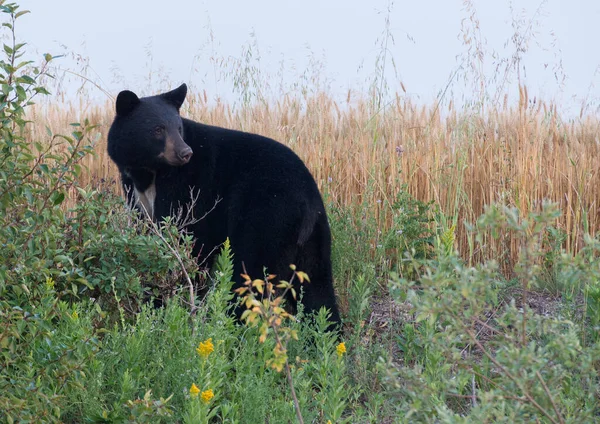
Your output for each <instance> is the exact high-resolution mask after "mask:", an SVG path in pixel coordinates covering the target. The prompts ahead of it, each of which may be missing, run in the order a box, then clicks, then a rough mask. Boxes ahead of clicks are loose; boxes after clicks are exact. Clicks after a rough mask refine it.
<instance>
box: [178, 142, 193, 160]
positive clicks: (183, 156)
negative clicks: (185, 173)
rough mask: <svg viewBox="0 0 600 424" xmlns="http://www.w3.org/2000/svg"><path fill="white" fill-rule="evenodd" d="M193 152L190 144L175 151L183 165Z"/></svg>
mask: <svg viewBox="0 0 600 424" xmlns="http://www.w3.org/2000/svg"><path fill="white" fill-rule="evenodd" d="M193 154H194V151H193V150H192V148H191V147H190V146H185V148H183V149H181V150H180V151H178V152H177V157H179V159H180V160H181V162H183V165H185V164H186V163H188V162H189V161H190V159H191V158H192V155H193Z"/></svg>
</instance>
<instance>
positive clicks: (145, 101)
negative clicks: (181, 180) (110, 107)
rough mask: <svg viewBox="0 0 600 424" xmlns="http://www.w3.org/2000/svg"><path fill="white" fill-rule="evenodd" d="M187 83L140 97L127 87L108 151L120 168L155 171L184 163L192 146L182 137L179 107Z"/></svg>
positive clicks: (120, 95) (118, 106) (119, 98)
mask: <svg viewBox="0 0 600 424" xmlns="http://www.w3.org/2000/svg"><path fill="white" fill-rule="evenodd" d="M186 94H187V86H186V85H185V84H182V85H181V86H179V87H178V88H176V89H175V90H172V91H169V92H167V93H163V94H159V95H156V96H150V97H142V98H139V97H138V96H137V95H136V94H135V93H133V92H131V91H129V90H125V91H121V92H120V93H119V95H118V96H117V102H116V109H117V115H116V116H115V119H114V121H113V123H112V125H111V127H110V130H109V132H108V154H109V156H110V157H111V159H112V160H113V161H114V162H115V163H116V164H117V165H118V166H119V167H120V168H131V169H148V170H155V169H157V168H159V167H161V166H164V165H170V166H183V165H185V164H186V163H188V162H189V161H190V159H191V157H192V154H193V152H192V149H191V148H190V146H188V145H187V144H186V143H185V141H184V140H183V136H184V135H183V124H182V121H181V116H180V115H179V109H180V108H181V105H182V104H183V101H184V100H185V95H186Z"/></svg>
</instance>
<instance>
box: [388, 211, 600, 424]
mask: <svg viewBox="0 0 600 424" xmlns="http://www.w3.org/2000/svg"><path fill="white" fill-rule="evenodd" d="M557 214H558V210H557V209H556V208H554V207H553V206H550V205H545V206H544V208H543V210H542V211H541V212H539V213H532V214H531V215H530V216H528V217H525V218H522V217H520V216H519V215H518V213H517V212H516V211H515V210H513V209H509V208H500V207H491V208H489V209H488V211H487V213H486V214H485V215H483V216H482V217H481V218H480V219H479V221H478V223H477V226H476V227H475V228H474V229H473V234H474V238H475V240H476V241H477V242H479V243H481V242H482V240H484V235H486V234H501V233H505V232H506V231H510V232H512V233H513V234H514V236H515V237H516V238H517V239H518V240H520V241H521V245H522V246H523V247H522V250H521V252H520V256H519V261H518V262H517V263H516V265H515V268H514V273H515V279H516V280H517V281H518V282H519V283H520V285H521V287H520V288H516V289H515V288H513V289H512V290H513V292H512V293H511V295H510V296H508V295H507V294H506V293H505V294H504V296H505V297H506V298H509V299H511V300H510V301H509V302H507V303H500V302H499V299H500V297H501V295H502V291H504V290H507V288H506V284H505V279H504V277H503V276H502V274H501V273H500V272H499V266H498V263H497V262H496V261H493V260H492V261H488V262H486V263H484V264H481V265H477V266H475V267H468V266H466V265H465V264H464V262H463V261H462V260H461V259H460V258H458V257H457V256H456V254H454V253H453V252H452V251H448V250H447V249H445V248H444V246H439V248H438V252H437V253H438V254H437V257H436V259H435V260H432V261H430V262H429V264H428V266H427V268H426V272H425V273H424V274H423V275H422V276H421V278H420V279H419V280H418V281H410V280H407V279H401V278H398V277H396V278H395V279H394V280H393V283H392V290H393V292H394V293H395V296H396V297H397V299H398V300H400V301H407V302H408V303H409V304H410V305H412V311H413V314H414V322H412V323H407V324H405V326H404V329H403V331H402V336H401V337H400V338H399V342H398V343H399V348H400V349H401V350H402V352H403V353H404V364H403V365H402V366H397V365H393V364H391V363H381V366H382V370H384V371H385V372H386V373H387V375H388V380H387V381H388V383H389V384H390V388H392V390H391V391H392V392H395V393H396V396H398V399H399V402H398V412H399V413H400V414H401V416H403V417H406V420H407V422H412V421H415V422H452V423H454V422H456V423H458V422H540V421H541V422H552V423H564V422H573V423H575V422H594V421H595V420H597V418H598V416H599V414H600V404H599V402H598V394H599V389H600V386H599V381H598V373H597V369H596V367H597V359H596V358H597V357H598V353H600V343H598V341H597V338H593V339H592V340H590V339H589V337H588V338H587V339H586V333H587V331H588V330H586V329H585V327H587V326H588V324H589V323H590V321H591V323H592V324H593V323H595V322H597V318H596V319H595V320H594V319H592V320H590V321H587V320H585V319H584V321H580V322H579V323H577V322H575V321H572V320H570V319H569V315H570V316H571V318H575V317H574V315H575V314H572V313H569V312H563V313H561V312H560V311H559V312H558V313H557V314H553V315H550V314H543V313H541V312H540V311H537V310H535V309H532V308H531V307H530V306H529V304H528V301H527V299H528V296H531V295H532V294H533V290H535V289H538V288H539V287H540V285H543V284H545V275H546V274H545V269H544V268H543V266H542V264H543V263H544V259H545V258H546V249H545V248H544V244H543V240H544V235H545V234H546V233H547V232H548V228H549V227H550V225H551V224H552V223H553V222H554V221H555V219H556V217H557ZM587 243H588V246H587V247H586V248H585V249H584V250H583V251H582V252H581V253H580V254H579V255H577V256H576V257H572V256H570V255H569V256H567V255H563V256H562V260H561V261H557V262H556V263H555V267H556V269H557V271H556V275H557V279H558V280H559V281H560V282H561V283H564V284H565V286H569V287H575V285H576V284H577V283H576V282H575V279H578V280H579V283H578V284H582V285H584V286H585V287H587V294H588V308H587V309H584V313H585V312H586V311H590V309H589V308H590V307H591V308H593V306H590V305H592V304H593V301H592V298H593V296H591V295H589V294H590V293H591V292H592V291H593V287H596V285H597V281H598V276H599V274H598V267H599V265H598V261H597V256H598V255H597V253H598V246H599V243H598V241H597V240H592V239H588V240H587ZM481 248H484V246H483V245H482V246H481ZM591 250H593V251H594V253H593V254H592V253H591ZM590 258H594V259H596V260H595V262H592V261H590ZM581 292H582V290H580V293H581ZM594 312H595V311H594ZM595 316H596V317H597V315H595ZM579 320H581V318H579ZM586 321H587V322H586ZM594 326H595V325H594ZM596 328H597V327H596ZM594 332H597V330H594Z"/></svg>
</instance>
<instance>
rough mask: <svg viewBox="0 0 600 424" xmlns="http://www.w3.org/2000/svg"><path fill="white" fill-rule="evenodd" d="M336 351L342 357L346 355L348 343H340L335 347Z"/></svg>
mask: <svg viewBox="0 0 600 424" xmlns="http://www.w3.org/2000/svg"><path fill="white" fill-rule="evenodd" d="M335 351H336V352H337V355H338V356H339V357H340V358H341V357H342V356H343V355H344V353H346V344H345V343H344V342H342V343H340V344H339V345H337V347H336V348H335Z"/></svg>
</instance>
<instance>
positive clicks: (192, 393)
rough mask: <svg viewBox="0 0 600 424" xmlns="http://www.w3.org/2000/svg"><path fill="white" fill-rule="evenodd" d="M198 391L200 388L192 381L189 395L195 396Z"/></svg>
mask: <svg viewBox="0 0 600 424" xmlns="http://www.w3.org/2000/svg"><path fill="white" fill-rule="evenodd" d="M199 393H200V389H199V388H198V386H196V385H195V384H194V383H192V387H190V395H191V396H192V397H193V398H195V397H198V394H199Z"/></svg>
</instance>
